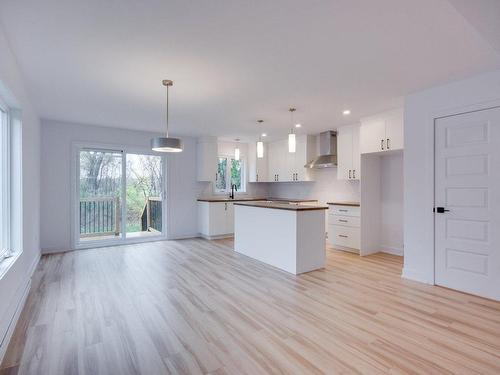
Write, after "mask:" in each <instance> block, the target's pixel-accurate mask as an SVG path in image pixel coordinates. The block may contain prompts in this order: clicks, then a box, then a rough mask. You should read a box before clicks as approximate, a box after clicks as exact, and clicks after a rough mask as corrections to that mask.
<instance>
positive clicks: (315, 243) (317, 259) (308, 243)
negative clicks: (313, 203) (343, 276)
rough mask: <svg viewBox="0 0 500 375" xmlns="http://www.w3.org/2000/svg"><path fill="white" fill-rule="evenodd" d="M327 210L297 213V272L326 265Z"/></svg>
mask: <svg viewBox="0 0 500 375" xmlns="http://www.w3.org/2000/svg"><path fill="white" fill-rule="evenodd" d="M325 252H326V234H325V210H315V211H299V212H298V213H297V269H296V274H299V273H303V272H309V271H313V270H317V269H320V268H324V267H325V263H326V254H325Z"/></svg>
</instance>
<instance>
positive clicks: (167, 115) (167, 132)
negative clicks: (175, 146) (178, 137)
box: [167, 85, 168, 138]
mask: <svg viewBox="0 0 500 375" xmlns="http://www.w3.org/2000/svg"><path fill="white" fill-rule="evenodd" d="M167 138H168V85H167Z"/></svg>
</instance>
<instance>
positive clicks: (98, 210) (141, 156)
mask: <svg viewBox="0 0 500 375" xmlns="http://www.w3.org/2000/svg"><path fill="white" fill-rule="evenodd" d="M76 159H77V160H76V164H77V166H76V170H77V173H76V174H75V175H76V176H75V177H76V180H77V181H76V186H77V188H76V190H77V191H76V194H75V199H76V202H75V207H76V208H77V209H76V210H75V211H76V212H75V216H76V218H75V222H76V223H77V225H76V228H75V232H76V233H75V234H76V236H75V238H76V241H75V242H76V243H75V246H76V247H91V246H101V245H105V244H113V243H122V242H125V241H140V240H141V239H151V238H154V237H160V236H162V235H163V233H164V225H163V191H164V188H163V186H164V179H163V168H164V159H163V157H162V156H159V155H152V154H146V153H138V152H126V151H124V150H104V149H98V148H77V158H76Z"/></svg>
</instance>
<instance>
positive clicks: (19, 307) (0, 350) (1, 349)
mask: <svg viewBox="0 0 500 375" xmlns="http://www.w3.org/2000/svg"><path fill="white" fill-rule="evenodd" d="M19 254H20V253H19ZM40 257H41V255H40V252H38V256H37V257H36V258H35V260H34V261H33V263H32V264H31V267H30V269H29V271H28V280H27V281H26V284H23V285H24V290H22V294H21V296H20V298H19V299H18V302H17V303H16V305H15V309H14V311H13V314H12V317H11V319H10V322H9V325H8V327H7V330H6V331H5V334H4V336H3V337H0V363H2V360H3V357H4V356H5V353H6V351H7V347H8V346H9V343H10V339H11V338H12V334H13V333H14V329H15V328H16V325H17V323H18V320H19V316H20V315H21V312H22V311H23V309H24V305H25V304H26V300H27V299H28V295H29V292H30V290H31V279H32V277H33V274H34V273H35V270H36V268H37V266H38V263H39V262H40Z"/></svg>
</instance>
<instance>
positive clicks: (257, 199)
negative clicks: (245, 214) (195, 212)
mask: <svg viewBox="0 0 500 375" xmlns="http://www.w3.org/2000/svg"><path fill="white" fill-rule="evenodd" d="M265 200H267V199H266V198H234V199H231V198H228V197H220V198H217V197H214V198H198V202H249V201H250V202H251V201H265Z"/></svg>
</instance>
